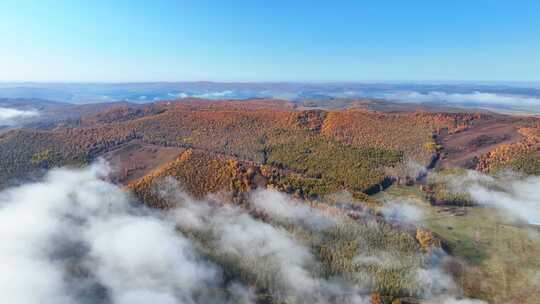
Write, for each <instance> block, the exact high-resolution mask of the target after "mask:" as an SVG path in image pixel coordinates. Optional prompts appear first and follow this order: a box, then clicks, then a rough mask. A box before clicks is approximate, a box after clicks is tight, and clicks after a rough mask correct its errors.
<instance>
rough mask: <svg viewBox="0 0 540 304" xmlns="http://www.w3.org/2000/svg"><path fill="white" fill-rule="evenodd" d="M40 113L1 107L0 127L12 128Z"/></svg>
mask: <svg viewBox="0 0 540 304" xmlns="http://www.w3.org/2000/svg"><path fill="white" fill-rule="evenodd" d="M37 115H38V112H37V111H33V110H27V111H23V110H17V109H12V108H5V107H0V126H12V125H16V124H18V123H19V121H20V119H26V118H30V117H34V116H37Z"/></svg>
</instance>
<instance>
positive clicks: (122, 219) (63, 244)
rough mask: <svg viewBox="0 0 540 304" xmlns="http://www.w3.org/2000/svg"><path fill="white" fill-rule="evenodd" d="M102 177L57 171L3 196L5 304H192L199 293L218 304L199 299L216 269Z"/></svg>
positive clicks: (97, 172)
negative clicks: (87, 303)
mask: <svg viewBox="0 0 540 304" xmlns="http://www.w3.org/2000/svg"><path fill="white" fill-rule="evenodd" d="M107 173H108V168H107V166H106V165H105V164H103V163H99V164H96V165H94V166H91V167H89V168H87V169H84V170H66V169H61V170H54V171H52V172H50V173H49V174H48V175H47V177H46V178H45V179H44V180H43V181H42V182H38V183H32V184H27V185H24V186H21V187H18V188H12V189H8V190H6V191H3V192H1V193H0V238H1V239H2V242H1V243H0V259H1V260H2V263H1V264H0V293H1V294H2V298H3V300H4V301H5V302H6V303H22V304H26V303H28V304H37V303H53V304H57V303H58V304H64V303H66V304H67V303H83V302H85V301H90V302H100V303H101V302H105V303H107V302H108V301H110V302H111V303H149V302H153V303H158V304H163V303H194V302H195V301H194V296H195V295H196V293H201V292H202V293H203V296H198V297H199V299H200V297H202V299H200V300H201V301H202V302H214V303H216V302H219V301H218V300H217V299H212V298H209V297H211V295H210V293H204V291H205V289H207V288H211V287H212V286H214V285H215V284H220V283H221V281H220V279H221V278H220V276H219V273H220V272H219V269H218V268H217V267H216V266H214V265H212V264H210V263H209V262H206V261H204V260H203V259H201V257H200V256H199V255H198V253H197V252H196V250H195V249H194V248H193V246H192V243H191V241H189V240H188V239H187V238H185V237H183V236H182V235H181V234H179V233H177V232H176V230H175V228H174V224H172V223H170V222H167V221H165V220H163V219H160V215H159V214H154V213H153V212H151V211H149V210H146V209H144V208H142V207H141V206H140V205H139V207H138V208H134V207H133V206H132V201H131V199H130V197H129V195H128V194H127V193H126V192H124V191H123V190H122V189H120V188H118V187H116V186H114V185H112V184H110V183H107V182H105V181H103V180H101V179H100V178H101V177H103V176H104V175H106V174H107ZM96 286H99V288H97V290H100V289H101V290H105V291H104V292H97V291H96ZM92 288H93V289H92ZM100 297H102V298H100ZM204 297H207V298H206V299H205V298H204ZM220 303H221V302H220Z"/></svg>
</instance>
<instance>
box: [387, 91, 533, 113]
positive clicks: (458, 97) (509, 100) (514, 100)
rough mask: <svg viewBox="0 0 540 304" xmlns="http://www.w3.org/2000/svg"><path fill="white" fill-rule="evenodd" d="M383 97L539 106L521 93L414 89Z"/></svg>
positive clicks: (455, 102)
mask: <svg viewBox="0 0 540 304" xmlns="http://www.w3.org/2000/svg"><path fill="white" fill-rule="evenodd" d="M382 97H383V98H385V99H389V100H393V101H401V102H415V103H431V102H436V103H443V104H444V103H447V104H454V105H470V106H493V107H497V106H500V107H512V108H513V107H515V108H519V109H527V108H528V109H533V110H535V109H538V108H539V107H540V98H536V97H529V96H521V95H503V94H496V93H486V92H473V93H446V92H439V91H432V92H429V93H419V92H414V91H404V92H394V93H384V94H382Z"/></svg>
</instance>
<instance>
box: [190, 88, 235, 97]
mask: <svg viewBox="0 0 540 304" xmlns="http://www.w3.org/2000/svg"><path fill="white" fill-rule="evenodd" d="M193 97H197V98H206V99H220V98H227V97H234V91H231V90H225V91H219V92H207V93H202V94H194V95H193Z"/></svg>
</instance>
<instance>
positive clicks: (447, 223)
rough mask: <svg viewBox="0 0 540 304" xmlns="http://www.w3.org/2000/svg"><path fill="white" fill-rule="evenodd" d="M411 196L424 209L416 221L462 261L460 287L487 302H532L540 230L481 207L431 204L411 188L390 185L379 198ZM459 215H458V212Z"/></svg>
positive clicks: (539, 279) (537, 293) (538, 279)
mask: <svg viewBox="0 0 540 304" xmlns="http://www.w3.org/2000/svg"><path fill="white" fill-rule="evenodd" d="M392 196H396V197H397V196H401V197H403V196H405V197H409V198H412V200H410V201H411V202H416V203H417V206H418V207H419V208H421V209H422V210H423V211H424V212H425V217H424V219H423V220H422V221H420V222H418V224H420V225H423V226H425V227H426V228H429V229H431V230H433V231H434V232H435V233H436V234H438V235H440V236H441V237H442V238H443V239H445V240H446V242H447V244H448V246H449V248H450V250H451V251H452V254H453V255H454V256H455V257H457V258H458V259H459V260H460V261H461V264H462V269H461V270H460V271H463V272H462V275H461V276H460V278H459V279H458V284H459V285H460V286H461V288H462V290H463V292H464V293H465V294H466V295H468V296H471V297H478V298H482V299H485V300H487V301H489V302H490V303H525V304H527V303H531V304H532V303H538V299H539V297H540V288H538V286H539V283H540V276H538V273H540V230H538V229H536V228H531V227H528V226H526V225H523V223H521V222H519V221H517V220H516V219H512V218H509V217H508V215H507V214H503V213H500V212H499V211H497V210H495V209H493V208H487V207H448V206H446V207H436V206H431V205H430V204H429V203H427V202H426V201H425V200H424V199H423V196H422V193H421V192H420V191H419V190H418V188H417V187H403V186H392V187H391V188H389V189H388V190H387V191H385V193H384V194H380V195H379V196H378V197H379V199H385V198H388V197H392ZM460 214H462V215H460Z"/></svg>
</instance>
